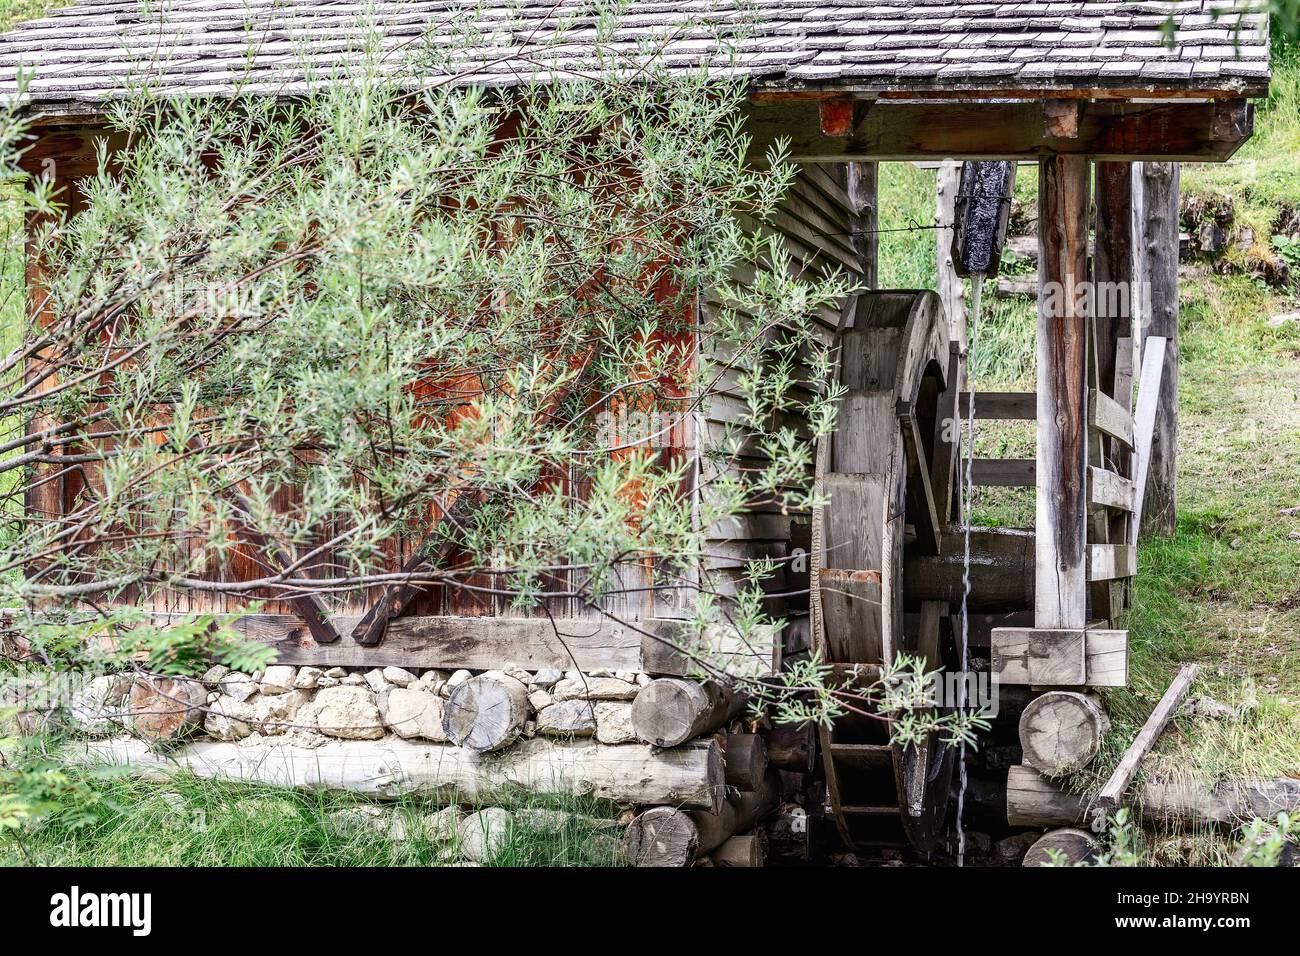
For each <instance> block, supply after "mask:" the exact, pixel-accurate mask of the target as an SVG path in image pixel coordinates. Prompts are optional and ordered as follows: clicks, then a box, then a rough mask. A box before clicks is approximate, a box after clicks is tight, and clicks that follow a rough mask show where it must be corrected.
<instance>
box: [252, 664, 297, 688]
mask: <svg viewBox="0 0 1300 956" xmlns="http://www.w3.org/2000/svg"><path fill="white" fill-rule="evenodd" d="M297 677H298V668H296V667H290V666H289V665H287V664H276V665H275V666H273V667H268V668H267V669H266V673H265V674H263V675H262V684H261V687H260V689H261V691H262V693H263V694H268V695H274V694H287V693H288V692H289V691H291V690H293V682H294V680H296V679H297Z"/></svg>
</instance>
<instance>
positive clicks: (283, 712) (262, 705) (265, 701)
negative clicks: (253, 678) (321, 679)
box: [253, 690, 312, 737]
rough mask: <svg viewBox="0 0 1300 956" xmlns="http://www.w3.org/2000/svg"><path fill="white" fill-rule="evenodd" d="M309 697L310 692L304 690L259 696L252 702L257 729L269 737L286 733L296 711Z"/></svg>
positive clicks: (295, 716) (296, 715) (296, 713)
mask: <svg viewBox="0 0 1300 956" xmlns="http://www.w3.org/2000/svg"><path fill="white" fill-rule="evenodd" d="M311 699H312V695H311V692H310V691H305V690H293V691H290V692H289V693H287V694H275V695H273V696H271V697H265V696H263V697H259V698H258V699H257V700H256V701H254V702H253V706H254V709H255V710H256V711H257V721H258V729H259V730H261V732H262V733H264V734H266V735H267V736H270V737H279V736H281V735H282V734H285V733H288V731H289V730H290V729H291V725H292V724H293V723H294V722H295V721H296V719H297V717H298V711H300V710H301V709H302V707H303V705H304V704H306V703H307V702H308V701H310V700H311Z"/></svg>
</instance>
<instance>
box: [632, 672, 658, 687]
mask: <svg viewBox="0 0 1300 956" xmlns="http://www.w3.org/2000/svg"><path fill="white" fill-rule="evenodd" d="M653 682H654V678H653V677H651V676H650V675H649V674H637V675H636V686H637V687H647V686H649V685H650V684H651V683H653Z"/></svg>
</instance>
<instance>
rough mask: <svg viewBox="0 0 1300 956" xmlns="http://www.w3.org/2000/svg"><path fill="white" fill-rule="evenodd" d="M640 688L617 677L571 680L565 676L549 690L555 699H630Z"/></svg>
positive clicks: (592, 677)
mask: <svg viewBox="0 0 1300 956" xmlns="http://www.w3.org/2000/svg"><path fill="white" fill-rule="evenodd" d="M639 690H640V688H639V687H637V686H636V684H633V683H631V682H629V681H625V680H619V679H618V678H617V677H596V676H595V675H592V676H590V677H588V678H587V679H586V680H582V679H581V678H579V679H578V680H572V679H570V678H568V677H566V678H565V679H564V680H562V681H560V682H559V683H558V684H556V685H555V687H554V688H553V689H552V690H551V696H552V697H554V698H555V699H556V700H584V699H585V700H632V699H633V698H634V697H636V695H637V691H639Z"/></svg>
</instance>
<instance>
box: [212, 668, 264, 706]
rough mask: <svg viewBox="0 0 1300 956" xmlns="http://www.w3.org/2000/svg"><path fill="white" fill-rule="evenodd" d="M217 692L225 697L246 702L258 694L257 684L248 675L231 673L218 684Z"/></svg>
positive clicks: (237, 672) (236, 672)
mask: <svg viewBox="0 0 1300 956" xmlns="http://www.w3.org/2000/svg"><path fill="white" fill-rule="evenodd" d="M217 690H219V691H220V692H221V694H222V696H224V697H233V698H234V699H235V700H239V701H244V700H248V698H250V697H252V696H253V695H254V694H256V693H257V684H256V683H255V682H254V681H253V679H252V678H251V677H249V676H248V675H247V674H241V673H240V672H239V671H231V672H230V673H229V674H227V675H226V676H225V677H223V678H221V680H220V681H219V682H218V683H217Z"/></svg>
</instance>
